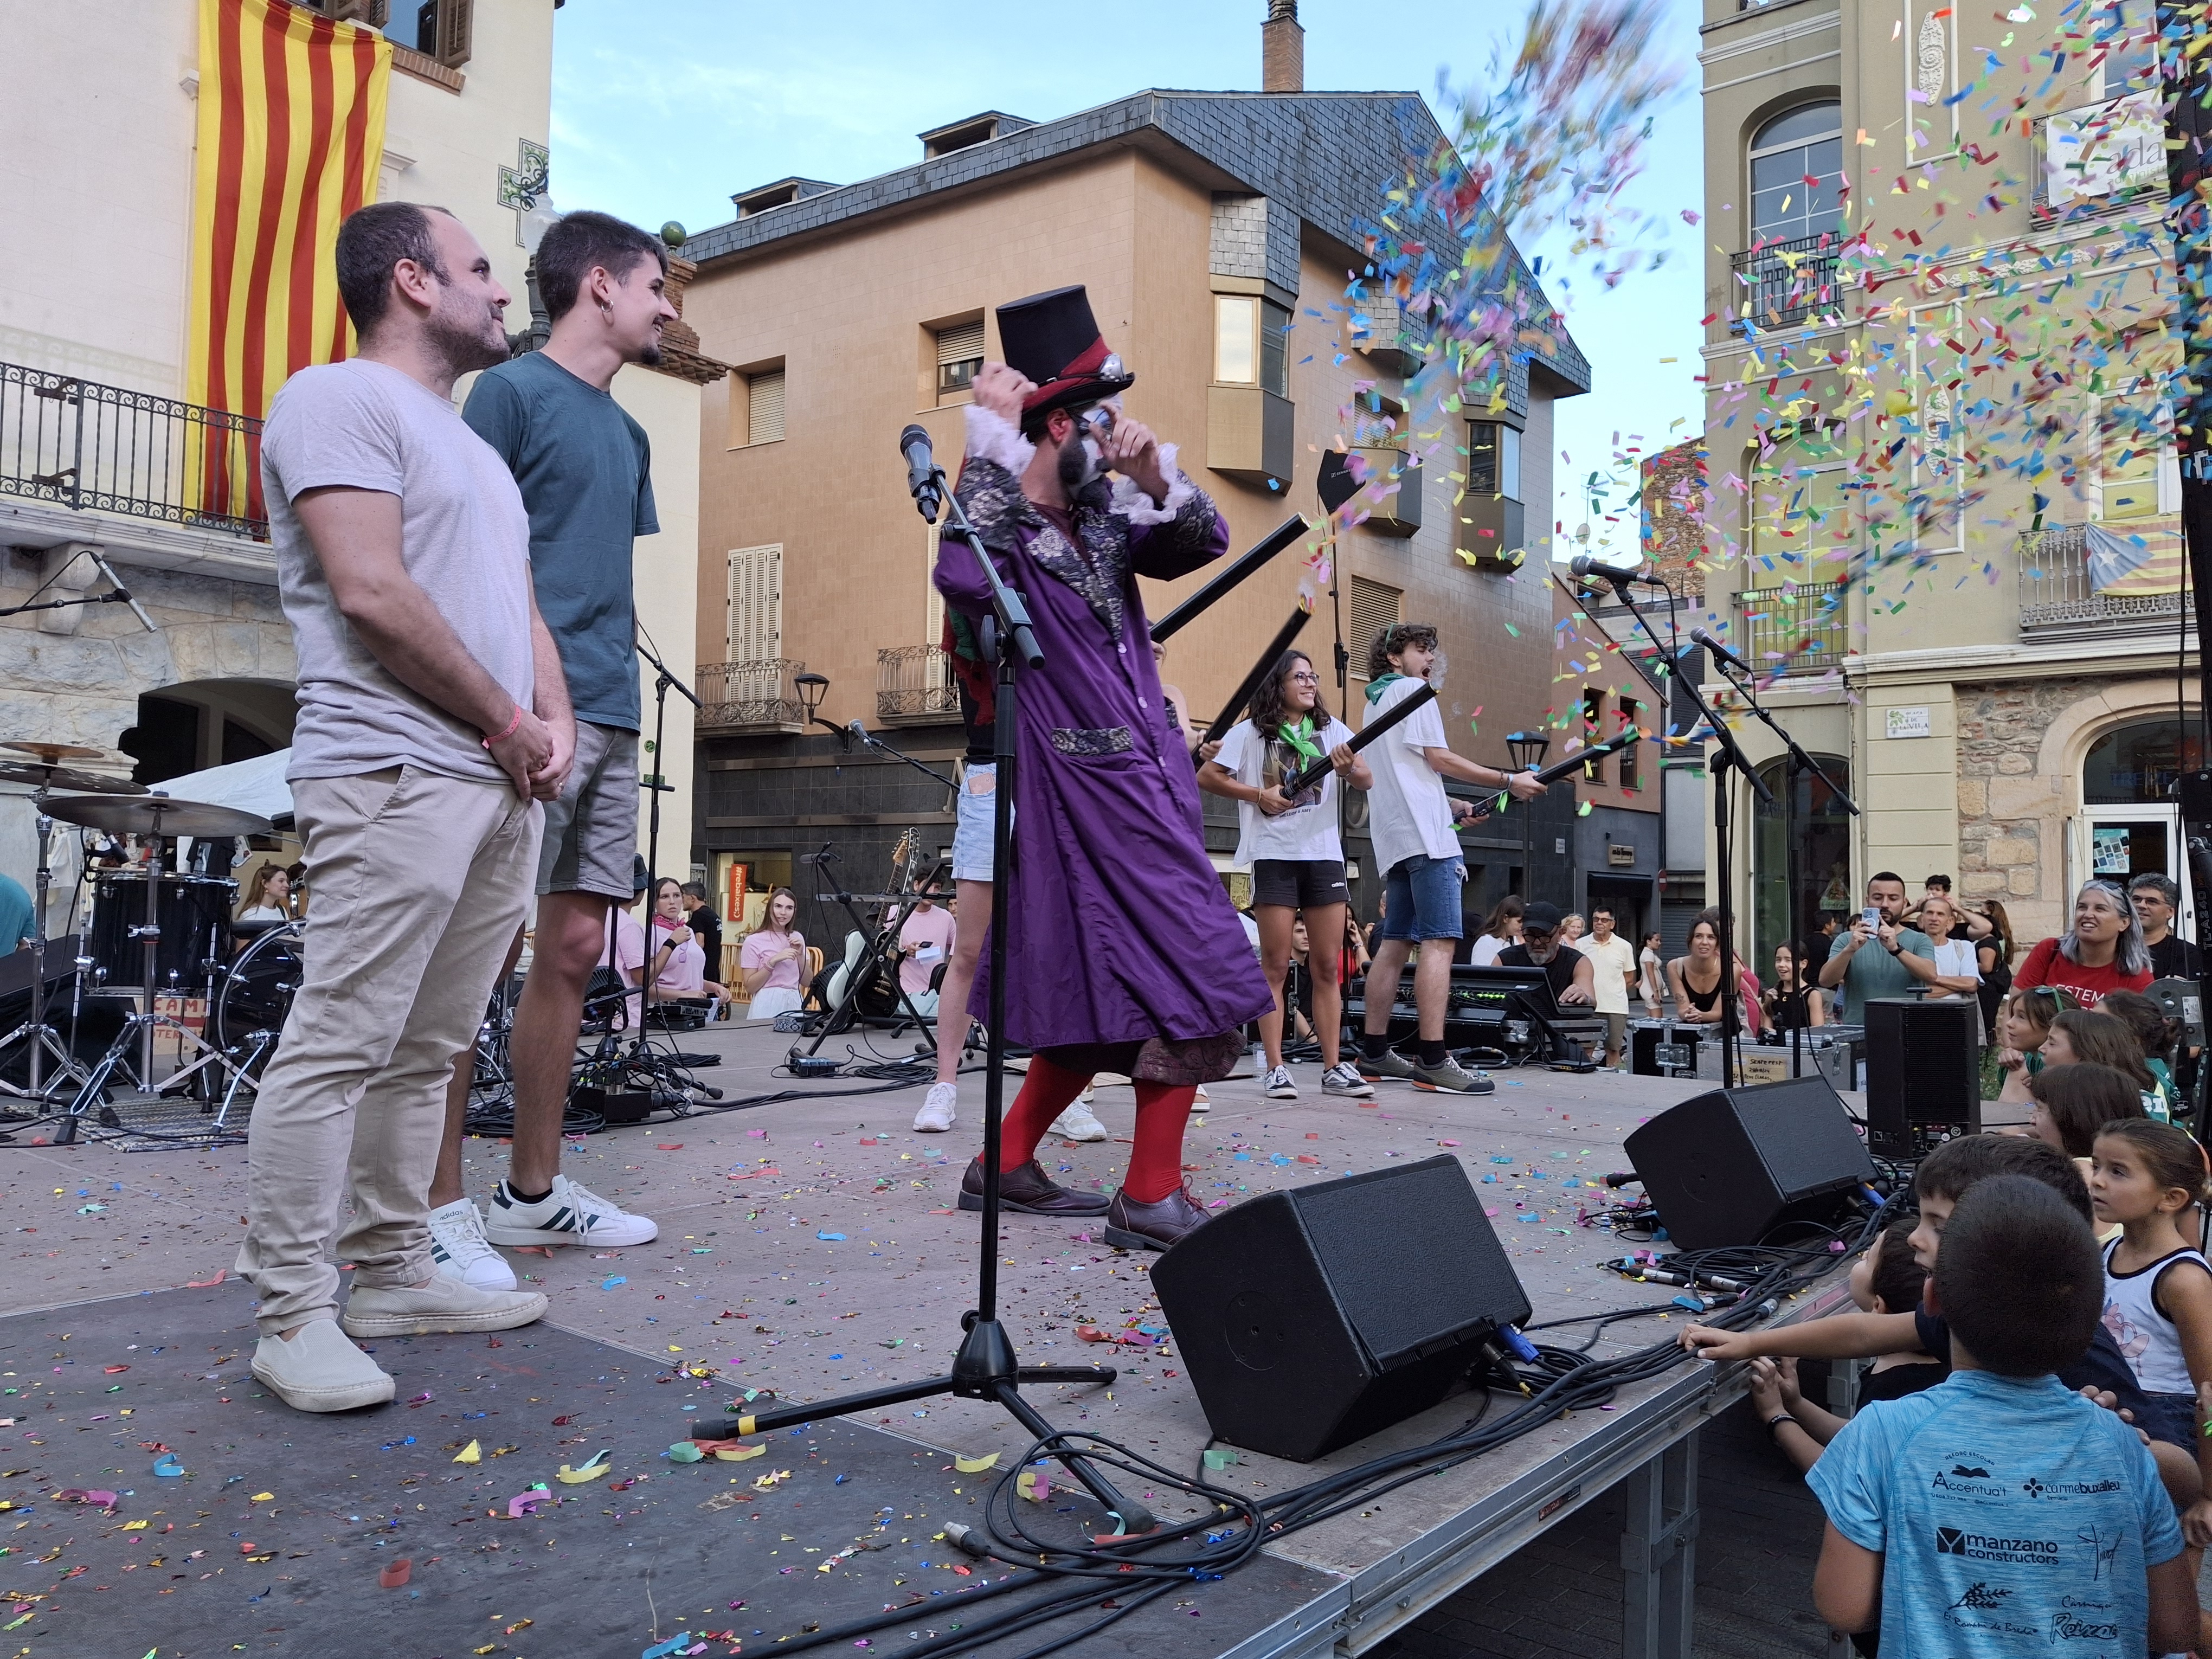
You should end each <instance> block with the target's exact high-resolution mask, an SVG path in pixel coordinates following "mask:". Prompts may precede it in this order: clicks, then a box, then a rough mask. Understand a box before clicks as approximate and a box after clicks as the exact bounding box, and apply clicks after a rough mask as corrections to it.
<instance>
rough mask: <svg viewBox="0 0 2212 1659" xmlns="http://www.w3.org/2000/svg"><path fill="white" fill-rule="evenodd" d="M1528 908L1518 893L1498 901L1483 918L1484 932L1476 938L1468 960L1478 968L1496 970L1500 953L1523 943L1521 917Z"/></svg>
mask: <svg viewBox="0 0 2212 1659" xmlns="http://www.w3.org/2000/svg"><path fill="white" fill-rule="evenodd" d="M1526 908H1527V907H1526V906H1525V905H1523V904H1522V902H1521V896H1520V895H1519V894H1518V893H1508V894H1507V895H1506V896H1504V898H1502V899H1500V900H1498V903H1497V905H1496V906H1495V907H1494V908H1492V910H1491V913H1490V914H1489V915H1487V916H1486V917H1484V918H1483V922H1482V932H1481V933H1479V934H1477V935H1476V936H1475V941H1474V951H1473V952H1472V953H1471V954H1470V955H1469V956H1468V961H1469V962H1471V963H1474V965H1475V966H1476V967H1478V968H1495V967H1496V966H1497V965H1498V952H1499V951H1503V950H1504V948H1505V947H1506V946H1507V945H1518V944H1519V943H1520V942H1521V917H1522V912H1523V911H1524V910H1525V909H1526Z"/></svg>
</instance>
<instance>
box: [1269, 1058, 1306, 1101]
mask: <svg viewBox="0 0 2212 1659" xmlns="http://www.w3.org/2000/svg"><path fill="white" fill-rule="evenodd" d="M1260 1092H1261V1094H1263V1095H1265V1096H1267V1098H1268V1099H1270V1100H1296V1099H1297V1097H1298V1085H1297V1082H1296V1080H1295V1079H1292V1078H1291V1068H1290V1067H1289V1066H1274V1067H1273V1068H1271V1069H1270V1070H1269V1072H1268V1073H1267V1076H1266V1078H1264V1079H1261V1084H1260Z"/></svg>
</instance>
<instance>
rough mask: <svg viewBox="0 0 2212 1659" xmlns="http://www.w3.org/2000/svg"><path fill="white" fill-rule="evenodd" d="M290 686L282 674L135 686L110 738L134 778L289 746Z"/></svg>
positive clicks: (171, 774) (293, 710) (145, 779)
mask: <svg viewBox="0 0 2212 1659" xmlns="http://www.w3.org/2000/svg"><path fill="white" fill-rule="evenodd" d="M295 696H296V689H295V687H294V686H293V685H292V684H290V683H289V682H287V681H283V680H258V679H222V680H185V681H181V682H179V683H178V684H174V685H164V686H160V687H157V688H156V689H155V690H151V691H146V692H142V693H141V694H140V695H139V698H138V716H137V725H135V726H131V728H130V729H129V730H128V731H126V732H124V733H123V734H122V735H121V737H120V738H118V739H117V744H116V746H117V747H118V748H119V749H121V750H123V752H124V753H125V754H126V755H129V756H130V757H132V758H133V759H134V760H136V761H137V766H136V767H135V768H134V769H132V773H131V775H132V777H133V779H134V780H135V781H137V782H139V783H145V784H155V783H161V782H164V781H167V780H168V779H170V778H179V777H182V776H184V775H185V773H187V772H198V771H204V769H207V768H208V767H210V766H229V765H232V764H234V763H237V762H239V761H245V760H252V759H254V758H255V757H258V756H261V755H267V754H272V753H274V752H275V751H276V750H279V749H286V748H289V747H290V746H291V742H292V726H293V723H294V720H295V718H296V715H297V706H296V702H295Z"/></svg>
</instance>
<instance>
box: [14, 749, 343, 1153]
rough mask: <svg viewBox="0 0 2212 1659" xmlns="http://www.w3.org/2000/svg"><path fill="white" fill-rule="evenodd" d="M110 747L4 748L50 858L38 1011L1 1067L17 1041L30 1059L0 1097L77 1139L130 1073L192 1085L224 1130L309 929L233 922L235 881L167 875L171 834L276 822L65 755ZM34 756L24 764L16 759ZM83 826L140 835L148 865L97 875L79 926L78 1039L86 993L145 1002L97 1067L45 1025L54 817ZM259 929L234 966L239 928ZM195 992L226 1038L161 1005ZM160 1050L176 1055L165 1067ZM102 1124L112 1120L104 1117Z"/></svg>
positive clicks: (38, 927)
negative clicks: (32, 1109)
mask: <svg viewBox="0 0 2212 1659" xmlns="http://www.w3.org/2000/svg"><path fill="white" fill-rule="evenodd" d="M102 754H103V751H102V750H97V749H87V748H82V747H80V746H77V745H74V744H56V743H28V742H24V743H0V783H15V784H28V785H30V786H31V789H32V794H31V799H32V803H33V805H34V807H35V808H36V810H37V813H38V825H37V827H38V841H39V863H38V871H37V877H36V881H37V886H36V890H35V892H34V894H33V911H34V915H35V921H34V923H33V929H32V933H31V945H30V957H31V984H30V993H31V1006H30V1015H29V1018H27V1020H26V1021H25V1022H24V1023H23V1024H21V1025H19V1026H17V1027H16V1028H15V1030H13V1031H10V1032H9V1033H8V1034H7V1035H6V1036H4V1037H0V1062H6V1061H7V1060H9V1057H10V1056H12V1055H13V1054H14V1053H15V1050H16V1049H18V1048H22V1049H23V1050H24V1051H25V1054H26V1058H27V1066H26V1073H25V1077H24V1079H23V1081H21V1082H20V1083H18V1082H14V1081H10V1080H8V1079H0V1094H6V1095H9V1096H13V1097H15V1098H17V1099H19V1100H22V1101H25V1102H36V1103H38V1105H39V1107H40V1109H41V1110H40V1113H39V1115H40V1116H44V1117H57V1118H58V1119H59V1122H58V1127H57V1128H56V1131H55V1134H54V1139H55V1141H56V1143H57V1144H58V1145H68V1144H69V1143H70V1142H71V1141H74V1140H75V1139H76V1133H77V1129H78V1127H79V1125H80V1124H81V1123H82V1121H83V1119H84V1118H85V1116H86V1115H88V1113H91V1112H93V1111H94V1110H95V1109H102V1110H103V1111H104V1109H105V1108H106V1104H107V1103H108V1101H109V1100H110V1098H111V1091H112V1089H113V1088H114V1087H115V1086H116V1085H117V1083H118V1080H119V1081H120V1083H121V1085H122V1086H123V1087H125V1089H129V1088H132V1087H134V1086H135V1088H136V1090H137V1091H139V1092H140V1093H143V1094H145V1095H148V1096H155V1097H172V1098H174V1097H181V1096H183V1095H185V1093H186V1092H187V1091H190V1092H191V1094H192V1095H193V1096H194V1097H197V1099H198V1100H199V1101H200V1102H201V1103H202V1109H203V1110H204V1111H207V1112H209V1113H210V1114H211V1115H212V1117H213V1121H212V1122H211V1123H210V1125H209V1126H208V1131H209V1132H210V1133H216V1134H221V1133H223V1132H224V1130H225V1128H226V1126H227V1124H228V1119H229V1115H230V1112H231V1109H232V1107H233V1105H234V1103H235V1102H236V1100H237V1098H238V1097H239V1094H240V1091H241V1090H242V1089H250V1088H251V1087H252V1079H253V1078H254V1077H255V1076H256V1075H257V1074H258V1068H259V1066H260V1064H261V1062H263V1061H264V1060H266V1058H267V1056H268V1053H269V1051H270V1049H271V1048H274V1047H275V1044H276V1036H277V1032H278V1030H280V1029H281V1027H282V1025H283V1015H284V1012H285V1011H286V1009H287V1008H289V1001H290V996H291V993H292V992H293V991H294V990H295V989H296V987H297V986H298V982H299V972H298V964H299V936H300V931H301V930H300V924H298V923H296V922H282V921H273V922H272V921H264V922H258V923H252V922H234V921H232V919H231V911H232V908H233V907H234V902H235V900H236V896H237V892H238V884H237V883H236V882H234V881H232V880H230V879H229V878H227V877H218V876H212V875H196V874H191V873H188V872H181V871H178V872H171V871H166V870H165V869H164V867H163V862H162V860H163V854H164V850H165V848H166V846H167V842H168V841H169V840H170V839H171V838H173V837H176V836H192V837H195V838H197V839H200V840H207V839H210V838H217V839H219V838H227V837H232V836H253V835H267V834H269V833H270V831H271V829H272V828H273V826H272V825H271V824H270V822H269V820H268V819H266V818H263V817H256V816H255V815H254V814H252V813H251V812H241V811H236V810H235V809H234V808H231V807H228V806H216V805H209V804H207V803H205V802H202V801H189V800H179V799H174V798H173V797H172V796H169V795H167V794H165V793H162V792H161V790H159V789H152V790H149V789H148V788H146V787H144V786H143V785H141V784H137V783H131V782H129V781H125V780H122V779H118V778H112V777H107V776H104V775H100V774H98V773H94V772H88V771H82V770H77V769H74V768H72V767H71V766H70V765H68V764H65V763H68V762H73V761H84V760H91V759H96V758H99V757H101V755H102ZM16 755H21V756H23V757H26V758H23V759H21V760H18V759H15V758H14V757H15V756H16ZM57 820H58V821H59V822H61V823H70V824H76V825H80V826H82V827H83V828H85V829H99V830H104V831H106V832H107V833H108V834H110V835H115V836H136V837H137V839H138V840H139V842H140V844H141V845H142V846H143V847H144V848H146V849H147V859H146V861H145V863H144V864H143V865H142V866H138V867H137V868H131V869H109V870H102V871H99V872H88V873H90V874H91V876H92V882H93V891H94V904H93V905H92V906H91V907H90V908H89V909H88V910H87V911H86V912H85V914H84V915H83V919H82V923H81V925H80V927H79V930H78V934H77V939H78V944H77V953H76V958H75V961H74V963H73V964H72V967H73V969H74V972H73V975H72V981H71V986H70V1011H71V1015H72V1018H71V1022H70V1029H71V1031H72V1033H74V1032H75V1030H76V1028H77V1024H78V1021H77V1019H76V1015H78V1014H80V1013H81V1012H82V1008H83V1005H84V1000H85V999H86V997H87V996H88V995H93V996H97V995H103V994H119V993H129V994H131V995H132V996H133V997H134V998H136V999H137V1008H136V1010H135V1012H132V1013H131V1015H130V1016H129V1017H128V1018H126V1019H125V1021H124V1022H123V1026H122V1029H121V1030H119V1031H118V1033H117V1034H116V1036H115V1038H114V1041H113V1042H111V1043H110V1044H109V1045H108V1048H107V1049H106V1052H105V1053H104V1054H101V1055H100V1058H99V1059H98V1060H95V1061H94V1062H93V1063H92V1064H91V1065H90V1066H87V1065H85V1063H84V1062H83V1061H82V1060H80V1059H79V1057H78V1056H77V1055H76V1053H75V1052H74V1051H73V1050H72V1048H71V1047H70V1043H69V1042H67V1041H66V1040H64V1037H63V1036H62V1034H61V1033H60V1032H59V1031H58V1030H55V1029H54V1027H53V1026H52V1025H51V1024H48V1022H47V1005H48V989H49V987H48V983H47V978H46V945H47V939H46V928H47V914H48V904H49V891H50V889H51V887H52V880H53V875H52V867H51V863H50V857H51V847H52V838H53V830H54V824H55V823H56V821H57ZM248 933H256V934H258V935H259V936H258V937H256V938H254V939H252V942H251V943H250V944H249V945H247V946H246V949H245V950H244V951H240V952H239V954H238V955H237V957H236V958H235V959H233V957H232V955H231V939H232V937H233V936H234V935H240V936H243V935H246V934H248ZM193 992H198V993H200V994H204V998H205V1001H204V1006H205V1007H206V1008H207V1009H208V1010H209V1011H210V1019H211V1021H212V1029H213V1034H214V1036H215V1038H216V1041H215V1042H208V1041H207V1040H206V1038H205V1037H204V1036H202V1034H201V1033H200V1032H199V1031H197V1030H193V1029H192V1028H191V1025H190V1024H187V1023H186V1021H185V1019H183V1018H179V1015H178V1013H176V1012H169V1011H167V1010H166V1009H164V1008H162V1007H161V1006H160V1001H161V1000H162V999H179V998H182V997H184V996H185V995H187V994H191V993H193ZM157 1038H158V1039H161V1041H160V1043H159V1045H158V1046H160V1047H161V1048H167V1049H172V1050H173V1051H174V1052H175V1054H176V1057H177V1059H178V1061H179V1063H178V1064H177V1065H176V1066H175V1067H174V1069H173V1070H170V1071H169V1072H167V1073H166V1074H161V1073H160V1072H159V1071H158V1069H157V1067H158V1060H157V1056H156V1054H155V1049H156V1047H157V1041H156V1040H157ZM103 1121H109V1120H108V1119H107V1118H106V1116H103Z"/></svg>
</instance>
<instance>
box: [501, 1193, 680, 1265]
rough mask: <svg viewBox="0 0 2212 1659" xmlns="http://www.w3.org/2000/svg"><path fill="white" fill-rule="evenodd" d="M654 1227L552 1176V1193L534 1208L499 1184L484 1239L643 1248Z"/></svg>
mask: <svg viewBox="0 0 2212 1659" xmlns="http://www.w3.org/2000/svg"><path fill="white" fill-rule="evenodd" d="M484 1237H485V1238H487V1239H488V1240H489V1241H490V1242H491V1243H494V1244H509V1245H513V1244H546V1245H551V1244H596V1245H599V1247H601V1248H602V1249H605V1248H608V1247H611V1246H615V1245H621V1244H649V1243H652V1242H653V1240H654V1239H656V1238H658V1237H660V1225H659V1223H658V1222H654V1221H649V1220H647V1218H645V1217H643V1216H641V1215H632V1214H630V1213H629V1212H628V1211H627V1210H625V1209H623V1207H622V1206H620V1205H618V1204H610V1203H608V1202H607V1200H605V1199H604V1198H601V1197H600V1196H599V1194H597V1193H594V1192H592V1191H590V1190H589V1189H587V1188H584V1187H580V1186H579V1185H578V1184H577V1183H576V1182H573V1181H571V1180H569V1179H568V1176H560V1175H556V1176H554V1177H553V1190H552V1191H551V1192H550V1193H548V1194H546V1195H545V1196H544V1198H541V1199H539V1200H538V1202H537V1203H535V1204H523V1203H520V1202H518V1201H517V1200H516V1199H515V1196H514V1191H513V1188H511V1187H510V1186H509V1185H508V1184H507V1182H504V1181H502V1182H500V1183H499V1188H498V1190H496V1191H495V1192H494V1193H493V1194H492V1195H491V1218H490V1220H489V1221H488V1222H487V1223H486V1224H485V1226H484Z"/></svg>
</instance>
